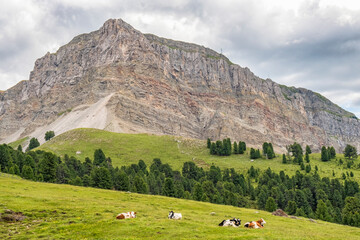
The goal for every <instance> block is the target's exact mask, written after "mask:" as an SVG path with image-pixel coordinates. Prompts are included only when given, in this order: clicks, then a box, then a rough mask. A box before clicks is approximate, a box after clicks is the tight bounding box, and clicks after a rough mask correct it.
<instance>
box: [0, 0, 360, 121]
mask: <svg viewBox="0 0 360 240" xmlns="http://www.w3.org/2000/svg"><path fill="white" fill-rule="evenodd" d="M109 18H121V19H123V20H124V21H126V22H127V23H129V24H130V25H132V26H133V27H135V28H136V29H138V30H140V31H141V32H144V33H153V34H155V35H158V36H161V37H165V38H171V39H175V40H181V41H187V42H193V43H196V44H200V45H204V46H206V47H209V48H212V49H214V50H215V51H218V52H221V51H222V52H223V54H224V55H226V56H227V57H228V58H229V59H230V60H231V61H232V62H234V63H236V64H239V65H240V66H242V67H249V68H250V69H251V70H252V71H253V72H254V73H255V74H256V75H258V76H259V77H262V78H271V79H272V80H274V81H275V82H278V83H281V84H286V85H288V86H296V87H304V88H308V89H311V90H313V91H316V92H320V93H321V94H323V95H324V96H326V97H327V98H329V99H330V100H332V101H333V102H335V103H336V104H338V105H340V106H341V107H343V108H345V109H346V110H349V111H351V112H354V113H355V114H356V115H357V116H358V117H360V1H350V0H271V1H270V0H194V1H190V0H171V1H169V0H166V1H164V0H151V1H148V0H142V1H136V0H123V1H118V0H109V1H106V0H99V1H91V0H63V1H60V0H52V1H50V0H48V1H46V0H22V1H20V0H11V1H8V0H0V90H6V89H8V88H10V87H12V86H13V85H15V84H16V83H17V82H19V81H20V80H24V79H29V73H30V71H31V70H32V68H33V66H34V62H35V60H36V59H37V58H39V57H42V56H43V55H45V54H46V52H48V51H49V52H55V51H56V50H57V49H58V48H59V47H60V46H62V45H64V44H66V43H68V42H69V41H70V40H71V39H72V38H73V37H74V36H76V35H78V34H81V33H86V32H90V31H94V30H97V29H99V28H100V27H101V25H102V24H103V23H104V22H105V21H106V20H107V19H109Z"/></svg>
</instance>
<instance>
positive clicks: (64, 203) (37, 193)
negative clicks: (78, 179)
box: [0, 173, 359, 239]
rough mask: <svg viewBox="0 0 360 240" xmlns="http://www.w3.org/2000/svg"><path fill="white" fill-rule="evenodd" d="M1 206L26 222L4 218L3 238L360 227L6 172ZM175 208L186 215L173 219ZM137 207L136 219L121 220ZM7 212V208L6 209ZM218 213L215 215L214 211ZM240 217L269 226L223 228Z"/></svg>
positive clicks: (261, 235) (350, 235) (261, 234)
mask: <svg viewBox="0 0 360 240" xmlns="http://www.w3.org/2000/svg"><path fill="white" fill-rule="evenodd" d="M0 205H1V209H11V210H14V211H16V212H18V211H21V212H23V214H24V215H25V216H26V217H27V218H26V219H25V220H24V221H22V222H14V223H8V222H0V238H1V239H172V238H175V239H179V238H182V239H240V238H244V239H356V238H358V237H359V229H358V228H354V227H349V226H344V225H337V224H332V223H327V222H323V221H316V223H315V222H310V221H309V220H308V219H304V218H300V219H290V218H284V217H276V216H272V215H271V214H270V213H269V212H264V211H258V210H254V209H243V208H237V207H232V206H224V205H216V204H210V203H203V202H196V201H191V200H182V199H175V198H168V197H162V196H151V195H141V194H135V193H126V192H119V191H111V190H102V189H94V188H85V187H76V186H70V185H60V184H50V183H39V182H31V181H27V180H22V179H18V178H14V177H12V176H10V175H7V174H4V173H1V175H0ZM170 210H174V211H175V212H181V213H182V214H183V219H182V220H179V221H174V220H168V219H167V215H168V212H169V211H170ZM124 211H137V213H138V214H137V218H136V219H127V220H116V219H115V217H116V215H117V214H118V213H120V212H124ZM1 212H2V210H1ZM211 212H215V215H211V214H210V213H211ZM231 217H238V218H240V219H241V220H242V225H243V224H244V223H245V222H246V221H249V220H257V219H259V218H264V219H265V220H266V222H267V224H266V225H265V228H264V229H257V230H254V229H245V228H244V227H242V226H241V227H239V228H232V227H219V226H218V224H219V223H220V222H221V221H222V220H223V219H229V218H231Z"/></svg>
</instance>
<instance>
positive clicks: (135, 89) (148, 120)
mask: <svg viewBox="0 0 360 240" xmlns="http://www.w3.org/2000/svg"><path fill="white" fill-rule="evenodd" d="M104 99H106V101H105V100H104ZM99 102H101V103H102V104H103V105H101V106H103V107H104V108H106V112H105V113H102V115H103V116H101V118H102V119H101V123H102V124H98V125H96V123H92V124H94V126H95V127H99V128H103V129H106V130H110V131H115V132H131V133H137V132H149V133H155V134H172V135H181V136H186V137H192V138H200V139H205V138H207V137H210V138H212V139H214V140H215V139H219V138H224V137H230V138H231V139H233V140H237V141H239V140H244V141H246V142H247V143H248V144H250V145H254V146H260V145H261V144H262V143H263V142H264V141H270V142H272V143H273V144H274V145H275V146H277V148H278V149H284V148H285V146H286V145H288V144H290V143H292V142H294V141H297V142H299V143H302V144H303V145H305V144H308V145H310V146H312V147H313V149H314V150H315V149H319V148H320V147H321V146H322V145H334V146H335V147H336V148H337V149H338V150H342V149H343V147H344V146H345V144H346V143H350V144H354V145H356V146H358V147H360V145H359V143H360V141H359V140H360V122H359V121H358V120H357V119H356V117H355V116H354V115H353V114H351V113H349V112H347V111H345V110H343V109H341V108H340V107H338V106H337V105H335V104H333V103H332V102H330V101H329V100H327V99H326V98H324V97H323V96H321V95H320V94H317V93H314V92H312V91H310V90H306V89H297V88H293V87H291V88H290V87H286V86H283V85H279V84H277V83H275V82H273V81H271V80H270V79H266V80H264V79H261V78H259V77H257V76H255V75H254V74H253V73H252V72H251V71H250V70H249V69H248V68H242V67H240V66H238V65H236V64H233V63H231V62H230V61H229V59H227V58H226V57H225V56H223V55H221V54H219V53H217V52H215V51H213V50H211V49H208V48H205V47H202V46H198V45H195V44H190V43H184V42H178V41H173V40H169V39H163V38H160V37H157V36H154V35H150V34H142V33H141V32H139V31H137V30H135V29H134V28H132V27H131V26H130V25H128V24H127V23H125V22H123V21H122V20H112V19H111V20H108V21H107V22H105V23H104V25H103V26H102V27H101V28H100V29H99V30H97V31H94V32H92V33H89V34H83V35H80V36H77V37H75V38H74V39H73V40H72V41H71V42H70V43H68V44H66V45H65V46H63V47H61V48H60V49H59V50H58V51H57V52H56V53H53V54H50V53H48V54H46V55H45V56H44V57H42V58H40V59H38V60H37V61H36V62H35V67H34V70H33V71H32V72H31V74H30V80H28V81H22V82H20V83H18V84H17V85H16V86H14V87H13V88H11V89H9V90H7V91H5V92H0V138H1V139H2V141H3V142H7V141H10V140H16V139H17V138H20V137H24V136H28V135H30V136H33V135H34V134H35V133H36V132H37V133H40V132H41V131H40V129H43V130H44V129H46V126H48V128H49V129H50V126H52V127H54V126H55V125H54V123H55V122H58V123H59V122H60V121H62V119H65V117H64V116H65V115H68V117H66V119H67V121H70V122H69V123H68V124H65V122H63V124H57V125H56V126H62V127H58V129H57V131H56V134H60V133H61V132H63V131H65V130H68V129H69V128H70V129H71V127H72V126H73V127H79V124H71V119H76V118H75V116H76V114H79V113H80V112H81V113H82V114H83V115H81V116H84V117H85V118H86V119H88V122H87V123H86V124H90V123H89V121H90V122H91V121H92V120H91V119H92V118H91V116H90V117H89V116H88V115H89V114H91V112H90V111H89V110H86V109H91V106H93V105H94V104H98V105H99ZM98 105H96V106H98ZM85 110H86V111H88V112H86V114H87V115H86V114H85V112H84V111H85ZM84 114H85V115H84ZM71 116H73V118H71ZM64 121H65V120H64ZM73 121H75V120H73ZM76 121H77V122H79V120H76ZM93 121H100V120H99V118H94V120H93ZM66 123H67V122H66ZM51 124H53V125H51ZM86 124H85V125H86ZM65 125H66V126H67V125H69V126H67V127H64V126H65ZM81 126H83V125H81V124H80V127H81ZM86 126H93V125H91V124H90V125H86ZM44 127H45V128H44ZM50 130H52V129H50ZM35 135H36V134H35ZM42 138H43V137H42Z"/></svg>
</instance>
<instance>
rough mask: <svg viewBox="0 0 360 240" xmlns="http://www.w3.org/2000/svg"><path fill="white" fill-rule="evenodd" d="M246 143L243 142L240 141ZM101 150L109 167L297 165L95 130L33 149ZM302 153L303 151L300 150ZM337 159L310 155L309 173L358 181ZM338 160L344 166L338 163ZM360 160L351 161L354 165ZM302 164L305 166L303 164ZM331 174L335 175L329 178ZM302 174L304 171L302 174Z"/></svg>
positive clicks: (183, 141)
mask: <svg viewBox="0 0 360 240" xmlns="http://www.w3.org/2000/svg"><path fill="white" fill-rule="evenodd" d="M243 141H245V142H246V139H243ZM98 148H101V149H102V150H103V151H104V153H105V154H106V156H107V157H110V158H111V159H112V163H113V166H115V167H116V166H119V167H120V166H123V165H130V164H132V163H138V161H139V160H140V159H142V160H144V162H145V163H146V164H147V165H148V166H149V165H150V164H151V162H152V160H153V159H154V158H160V159H161V161H162V162H163V163H169V164H170V165H171V167H172V168H173V169H174V170H180V169H181V168H182V166H183V163H184V162H186V161H194V162H195V163H196V164H197V165H198V166H199V167H203V168H205V169H207V168H209V167H210V166H211V165H212V164H214V165H216V166H219V167H220V168H221V169H224V168H234V169H235V170H237V171H239V172H242V173H244V172H247V170H248V169H249V168H250V167H251V166H254V167H255V168H259V169H261V170H264V169H267V168H268V167H270V168H271V169H272V170H274V171H275V172H280V171H281V170H283V171H284V172H285V173H286V174H288V175H290V176H291V175H294V174H295V172H296V171H297V170H300V166H299V165H295V164H292V163H289V164H283V163H282V156H281V154H277V157H276V158H274V159H271V160H268V159H256V160H255V161H253V162H251V161H250V157H249V151H247V152H246V153H245V154H242V155H234V154H233V155H231V156H227V157H225V156H221V157H220V156H214V155H210V154H209V149H208V148H206V141H203V140H197V139H189V138H183V137H175V136H168V135H163V136H157V135H149V134H124V133H113V132H107V131H103V130H98V129H75V130H71V131H69V132H66V133H63V134H61V135H59V136H56V137H55V138H53V139H51V140H50V141H48V142H46V143H44V144H43V145H41V146H40V147H39V148H37V149H41V150H46V151H51V152H54V153H55V154H57V155H60V156H64V155H65V154H67V155H69V156H75V157H76V158H78V159H80V160H84V159H85V157H89V158H91V159H93V154H94V150H95V149H98ZM304 151H305V149H304ZM77 152H78V154H77ZM337 159H338V160H331V161H329V162H322V161H321V160H320V154H319V153H313V154H310V165H311V168H312V170H311V171H314V170H315V166H317V167H318V169H319V170H318V172H319V175H320V176H321V177H330V178H333V177H335V178H341V176H342V174H343V173H345V174H346V173H347V172H348V173H350V172H351V171H352V172H353V174H354V177H353V179H354V180H356V181H358V182H360V169H357V168H354V167H353V168H352V169H347V168H346V162H347V160H346V159H344V157H343V154H337ZM339 159H342V160H343V162H344V164H342V165H340V164H339ZM359 163H360V160H355V165H358V164H359ZM305 165H306V163H305ZM333 171H334V173H335V176H333ZM302 172H303V173H305V171H302Z"/></svg>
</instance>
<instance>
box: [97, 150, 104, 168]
mask: <svg viewBox="0 0 360 240" xmlns="http://www.w3.org/2000/svg"><path fill="white" fill-rule="evenodd" d="M105 161H106V157H105V154H104V152H103V151H102V150H101V149H96V150H95V152H94V165H95V166H99V165H101V164H102V163H103V162H105Z"/></svg>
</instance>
